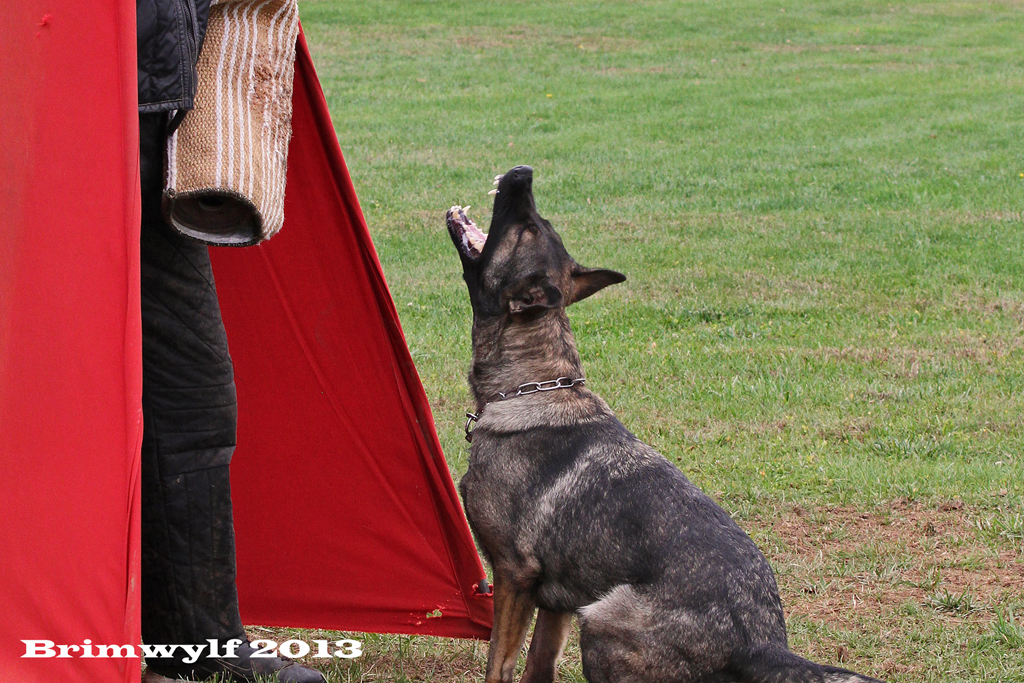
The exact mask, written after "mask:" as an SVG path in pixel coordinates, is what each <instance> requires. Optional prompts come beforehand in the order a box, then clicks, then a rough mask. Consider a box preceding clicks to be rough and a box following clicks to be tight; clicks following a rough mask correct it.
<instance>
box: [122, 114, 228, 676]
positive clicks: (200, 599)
mask: <svg viewBox="0 0 1024 683" xmlns="http://www.w3.org/2000/svg"><path fill="white" fill-rule="evenodd" d="M166 121H167V117H166V115H164V114H143V115H140V116H139V129H140V131H139V132H140V159H141V175H142V236H141V243H142V377H143V380H142V411H143V421H144V432H143V440H142V639H143V641H144V642H146V643H150V644H172V643H176V644H201V643H205V642H206V641H207V639H209V638H216V639H218V640H219V641H220V642H221V644H223V643H224V642H225V641H227V640H228V639H231V638H241V639H243V640H244V639H245V633H244V630H243V628H242V621H241V618H240V616H239V614H238V595H237V591H236V588H235V535H234V526H233V523H232V517H231V482H230V479H229V477H228V463H229V462H230V461H231V455H232V453H233V452H234V447H235V426H236V422H237V408H236V404H235V383H234V372H233V370H232V365H231V358H230V356H229V355H228V345H227V337H226V335H225V333H224V324H223V322H222V321H221V315H220V305H219V304H218V303H217V290H216V288H215V287H214V282H213V272H212V270H211V268H210V256H209V253H208V251H207V247H206V246H205V245H203V244H200V243H198V242H195V241H193V240H190V239H189V238H187V237H183V236H181V235H179V234H178V233H177V232H176V231H175V230H174V229H173V228H171V227H170V226H168V225H167V223H166V222H165V221H164V219H163V217H162V214H161V211H160V197H161V192H162V189H163V188H162V185H163V163H164V161H163V157H164V142H165V134H164V127H165V125H166ZM163 664H166V665H170V666H173V664H174V662H173V661H172V660H159V661H156V662H152V663H150V666H152V667H153V668H154V669H156V670H158V671H162V670H165V669H167V666H161V665H163ZM198 664H199V666H198V667H196V673H204V669H205V667H204V666H203V661H202V660H200V662H199V663H198ZM214 670H216V667H211V668H210V669H209V671H214Z"/></svg>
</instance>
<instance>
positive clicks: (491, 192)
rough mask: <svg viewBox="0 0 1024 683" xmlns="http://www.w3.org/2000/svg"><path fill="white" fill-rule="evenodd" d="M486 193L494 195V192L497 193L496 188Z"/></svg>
mask: <svg viewBox="0 0 1024 683" xmlns="http://www.w3.org/2000/svg"><path fill="white" fill-rule="evenodd" d="M487 194H490V195H495V194H498V188H494V189H493V190H491V191H490V192H488V193H487Z"/></svg>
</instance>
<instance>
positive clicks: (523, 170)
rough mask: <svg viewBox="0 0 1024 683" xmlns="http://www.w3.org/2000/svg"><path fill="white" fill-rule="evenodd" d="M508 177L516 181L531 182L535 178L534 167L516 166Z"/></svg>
mask: <svg viewBox="0 0 1024 683" xmlns="http://www.w3.org/2000/svg"><path fill="white" fill-rule="evenodd" d="M507 175H509V176H510V177H511V178H513V179H515V180H531V179H532V178H533V167H532V166H516V167H515V168H513V169H512V170H511V171H509V172H508V174H507Z"/></svg>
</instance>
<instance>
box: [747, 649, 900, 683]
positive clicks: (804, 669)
mask: <svg viewBox="0 0 1024 683" xmlns="http://www.w3.org/2000/svg"><path fill="white" fill-rule="evenodd" d="M731 664H732V666H731V667H730V668H732V670H733V672H734V673H735V674H736V675H737V677H738V679H739V680H741V681H743V682H744V683H885V682H884V681H880V680H878V679H877V678H871V677H870V676H864V675H862V674H858V673H854V672H853V671H847V670H846V669H839V668H836V667H834V666H825V665H822V664H817V663H815V662H812V661H809V660H807V659H804V658H803V657H800V656H798V655H795V654H793V653H792V652H790V651H789V650H787V649H785V648H784V647H767V648H761V649H757V650H750V651H747V652H745V653H743V654H742V655H741V656H738V657H734V658H733V661H732V663H731Z"/></svg>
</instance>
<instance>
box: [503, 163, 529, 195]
mask: <svg viewBox="0 0 1024 683" xmlns="http://www.w3.org/2000/svg"><path fill="white" fill-rule="evenodd" d="M532 189H533V167H531V166H516V167H515V168H513V169H512V170H510V171H509V172H508V173H506V174H505V175H503V176H501V180H500V181H499V183H498V191H499V192H504V193H505V194H506V195H508V194H510V193H513V194H519V193H520V192H522V191H524V190H525V191H526V192H529V191H531V190H532Z"/></svg>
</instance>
